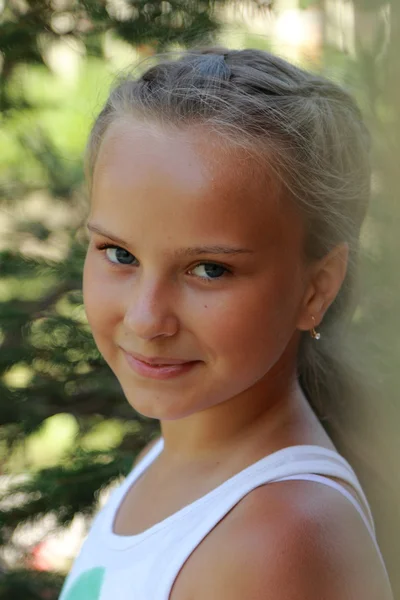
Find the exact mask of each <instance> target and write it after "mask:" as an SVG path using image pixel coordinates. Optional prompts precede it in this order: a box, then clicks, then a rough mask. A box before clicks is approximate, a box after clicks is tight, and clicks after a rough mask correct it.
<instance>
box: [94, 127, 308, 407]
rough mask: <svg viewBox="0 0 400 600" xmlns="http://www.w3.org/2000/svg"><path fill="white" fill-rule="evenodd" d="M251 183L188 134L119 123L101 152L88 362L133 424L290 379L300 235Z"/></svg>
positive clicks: (239, 157) (300, 276)
mask: <svg viewBox="0 0 400 600" xmlns="http://www.w3.org/2000/svg"><path fill="white" fill-rule="evenodd" d="M257 172H258V171H257V169H256V168H254V163H253V161H252V160H251V159H249V158H248V157H247V156H245V155H244V153H240V152H239V151H235V152H230V153H228V152H227V150H226V147H224V146H223V145H222V144H221V142H220V141H219V140H218V138H217V136H216V134H212V133H210V132H207V131H205V130H200V129H198V128H196V129H195V128H194V127H193V128H192V129H190V128H189V129H186V130H182V131H173V130H169V131H166V130H164V129H162V128H161V127H160V126H156V125H148V124H147V125H144V124H139V123H138V122H136V121H134V120H132V119H130V120H128V119H126V120H120V121H117V122H115V123H114V124H113V125H112V126H111V127H110V128H109V129H108V131H107V134H106V135H105V138H104V139H103V142H102V145H101V148H100V152H99V156H98V160H97V163H96V168H95V173H94V179H93V192H92V199H91V213H90V218H89V229H90V231H91V238H90V244H89V248H88V252H87V258H86V263H85V270H84V300H85V306H86V312H87V316H88V320H89V323H90V326H91V328H92V331H93V335H94V338H95V341H96V343H97V345H98V348H99V350H100V352H101V353H102V355H103V356H104V358H105V360H106V361H107V362H108V364H109V365H110V367H111V369H112V370H113V371H114V373H115V375H116V376H117V378H118V380H119V381H120V383H121V385H122V388H123V390H124V392H125V394H126V397H127V399H128V401H129V402H130V404H131V405H132V406H133V407H134V408H135V409H136V410H137V411H138V412H140V413H142V414H144V415H146V416H149V417H153V418H158V419H177V418H182V417H184V416H188V415H190V414H193V413H195V412H198V411H201V410H205V409H207V408H210V407H212V406H215V405H216V404H219V403H221V402H224V401H226V400H229V399H231V398H233V397H237V396H239V395H244V394H245V395H246V396H247V397H248V394H249V393H250V394H251V393H253V390H254V393H256V394H259V395H260V394H261V396H263V397H267V396H268V390H269V389H270V387H271V381H272V379H273V376H274V373H275V375H276V373H277V372H281V371H282V369H285V368H286V369H287V365H288V364H289V363H290V365H291V368H292V369H293V364H292V363H293V356H294V354H295V353H294V352H293V348H295V347H296V345H297V341H298V336H299V331H298V329H297V328H298V327H299V322H300V318H301V314H302V311H303V312H304V309H303V299H304V295H305V291H306V285H307V282H306V280H307V277H306V272H307V265H306V263H305V259H304V256H303V252H302V248H303V246H304V231H303V226H302V222H301V219H300V218H299V216H298V214H297V213H296V211H295V209H294V208H293V207H292V206H291V204H290V203H289V202H285V201H278V199H277V193H276V191H274V186H272V185H271V184H268V183H267V182H266V180H265V179H264V180H261V178H260V177H259V176H258V177H257ZM275 190H276V186H275ZM107 246H108V247H107ZM132 355H141V356H142V357H146V358H148V359H149V360H150V359H151V358H155V357H158V362H159V363H162V362H164V363H168V360H169V359H180V360H181V361H186V362H191V361H195V362H194V363H193V364H192V365H190V366H188V365H186V367H185V368H182V367H181V368H179V367H178V368H177V367H175V372H173V376H169V377H166V378H165V377H164V375H162V373H165V369H164V370H163V369H161V368H160V367H158V368H157V367H153V369H152V371H153V372H152V373H151V374H150V375H149V374H144V373H143V372H138V367H137V365H138V364H139V371H140V363H135V362H134V360H133V359H132ZM163 359H164V360H163ZM157 369H158V370H157ZM160 373H161V375H160V377H161V378H160V377H158V376H157V374H160Z"/></svg>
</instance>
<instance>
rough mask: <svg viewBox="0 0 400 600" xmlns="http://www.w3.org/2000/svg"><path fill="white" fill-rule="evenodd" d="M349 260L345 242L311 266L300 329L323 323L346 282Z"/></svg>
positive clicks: (298, 326) (301, 311) (299, 321)
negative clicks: (325, 315)
mask: <svg viewBox="0 0 400 600" xmlns="http://www.w3.org/2000/svg"><path fill="white" fill-rule="evenodd" d="M348 258H349V246H348V244H347V243H346V242H343V243H341V244H338V245H337V246H335V247H334V248H333V249H332V250H331V251H330V252H329V253H328V254H326V255H325V256H324V257H323V258H321V259H320V260H318V261H317V262H315V263H313V264H312V265H311V267H310V272H309V278H308V284H307V286H306V291H305V293H304V297H303V302H302V307H301V309H300V313H299V319H298V322H297V328H298V329H300V330H302V331H307V330H308V329H311V328H312V327H314V326H315V327H316V326H317V325H319V324H320V323H321V321H322V319H323V317H324V314H325V313H326V311H327V310H328V308H329V306H330V305H331V304H332V302H333V301H334V299H335V298H336V296H337V294H338V292H339V290H340V288H341V285H342V283H343V281H344V278H345V276H346V271H347V264H348ZM313 317H314V319H315V321H314V320H313Z"/></svg>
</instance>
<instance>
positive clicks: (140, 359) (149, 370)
mask: <svg viewBox="0 0 400 600" xmlns="http://www.w3.org/2000/svg"><path fill="white" fill-rule="evenodd" d="M121 350H122V352H123V354H124V355H125V360H126V362H127V364H128V365H129V367H130V368H131V369H132V371H133V372H134V373H136V375H139V376H141V377H145V378H149V379H158V380H164V379H172V378H175V377H180V376H183V375H185V374H187V373H189V372H191V371H192V370H193V369H195V368H196V366H197V365H199V364H201V361H198V360H194V361H193V360H192V361H187V360H182V359H180V358H161V357H159V356H158V357H148V356H143V355H141V354H133V353H131V352H126V351H125V350H123V349H122V348H121ZM149 360H151V361H153V363H149V362H146V361H149ZM166 360H168V363H166V362H165V361H166ZM157 361H159V362H157ZM161 361H164V362H163V363H161ZM172 361H174V362H172Z"/></svg>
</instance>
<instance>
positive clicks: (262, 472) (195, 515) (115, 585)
mask: <svg viewBox="0 0 400 600" xmlns="http://www.w3.org/2000/svg"><path fill="white" fill-rule="evenodd" d="M163 446H164V441H163V439H162V438H160V440H158V442H157V443H156V444H155V445H154V446H153V447H152V448H151V450H150V451H149V452H148V454H146V455H145V457H144V458H143V459H142V460H141V461H140V462H139V464H137V465H136V466H135V467H134V468H133V470H132V471H131V472H130V473H129V475H128V476H127V477H126V479H125V480H124V482H123V483H122V484H121V485H120V486H118V487H117V488H116V489H115V490H114V491H113V492H112V494H111V496H110V498H109V500H108V502H107V503H106V505H105V507H104V508H103V509H102V510H100V512H99V513H98V514H97V515H96V517H95V519H94V521H93V523H92V526H91V528H90V531H89V534H88V536H87V537H86V539H85V541H84V543H83V546H82V549H81V552H80V554H79V555H78V557H77V559H76V560H75V563H74V565H73V567H72V569H71V571H70V573H69V575H68V577H67V579H66V581H65V583H64V587H63V590H62V592H61V596H60V599H59V600H116V598H118V600H169V595H170V592H171V589H172V586H173V584H174V581H175V579H176V577H177V575H178V573H179V571H180V570H181V568H182V566H183V565H184V563H185V561H186V560H187V559H188V557H189V556H190V554H191V553H192V552H193V551H194V549H195V548H196V547H197V546H198V545H199V544H200V542H201V541H202V540H203V539H204V538H205V536H206V535H207V534H208V533H209V532H210V531H211V530H212V529H213V528H214V527H215V525H216V524H217V523H218V522H219V521H221V519H223V518H224V516H225V515H226V514H227V513H228V512H229V511H230V510H231V509H232V508H233V507H234V506H235V505H236V504H237V503H238V502H239V501H240V500H241V499H242V498H243V497H244V496H246V494H248V493H249V492H251V491H252V490H254V489H255V488H257V487H259V486H261V485H265V484H267V483H270V482H273V481H274V482H276V481H286V480H289V479H296V480H300V479H301V480H307V481H317V482H319V483H321V484H324V485H328V486H329V487H331V488H334V489H336V490H337V491H338V492H340V493H341V494H343V495H344V496H345V497H346V498H347V499H348V501H349V502H350V503H351V504H352V505H353V507H354V509H355V510H356V511H357V512H358V513H359V515H360V517H361V519H362V520H363V522H364V524H365V526H366V528H367V529H368V531H369V533H370V535H371V537H372V539H373V541H374V544H375V547H376V551H377V553H378V555H379V556H380V558H381V560H382V564H383V567H384V568H385V566H384V563H383V559H382V556H381V553H380V550H379V547H378V545H377V542H376V539H375V530H374V523H373V519H372V515H371V511H370V508H369V506H368V502H367V499H366V497H365V495H364V493H363V490H362V489H361V486H360V483H359V481H358V479H357V477H356V475H355V473H354V471H353V469H352V468H351V467H350V465H349V463H348V462H347V461H346V460H345V459H344V458H343V457H342V456H340V455H339V454H338V453H337V452H334V451H332V450H328V449H326V448H322V447H320V446H306V445H304V446H290V447H287V448H283V449H282V450H278V451H277V452H275V453H273V454H271V455H269V456H266V457H264V458H262V459H261V460H259V461H257V462H256V463H254V464H252V465H250V466H249V467H247V468H245V469H244V470H242V471H240V472H239V473H237V474H236V475H234V476H233V477H231V478H230V479H228V480H227V481H225V482H224V483H222V484H221V485H219V486H218V487H217V488H215V489H213V490H212V491H211V492H209V493H207V494H206V495H205V496H202V497H201V498H199V499H198V500H195V501H194V502H192V503H191V504H189V505H187V506H185V507H184V508H182V509H181V510H178V511H177V512H175V513H174V514H172V515H171V516H169V517H167V518H166V519H164V520H163V521H160V522H159V523H157V524H155V525H153V526H152V527H150V528H148V529H146V530H145V531H143V532H141V533H139V534H137V535H129V536H121V535H116V534H115V533H114V532H113V523H114V520H115V517H116V514H117V512H118V509H119V507H120V505H121V503H122V500H123V498H124V496H125V495H126V493H127V492H128V490H129V489H130V488H131V486H132V485H133V484H134V482H135V481H136V480H137V479H138V478H139V477H140V475H141V474H142V473H143V472H144V471H145V470H146V469H147V468H148V467H149V465H150V464H151V463H152V462H153V461H154V460H155V459H156V457H157V456H158V455H159V454H160V453H161V451H162V449H163ZM327 477H337V478H340V479H341V480H343V481H344V482H346V483H348V484H349V485H350V486H352V488H353V489H354V491H355V492H356V495H357V497H358V500H359V501H358V502H357V501H356V500H355V498H354V497H353V496H352V495H351V494H350V493H349V492H348V491H347V490H346V489H345V488H344V487H343V486H342V485H340V484H338V483H336V482H335V481H332V480H331V479H328V478H327ZM149 502H151V498H149ZM385 571H386V569H385Z"/></svg>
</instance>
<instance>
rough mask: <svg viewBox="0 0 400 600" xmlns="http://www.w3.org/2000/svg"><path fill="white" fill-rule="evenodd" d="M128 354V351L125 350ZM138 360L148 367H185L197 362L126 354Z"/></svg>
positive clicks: (131, 353) (132, 353) (133, 353)
mask: <svg viewBox="0 0 400 600" xmlns="http://www.w3.org/2000/svg"><path fill="white" fill-rule="evenodd" d="M124 352H126V350H124ZM126 353H127V354H129V355H130V356H132V357H133V358H135V359H136V360H140V362H142V363H145V364H146V365H150V366H152V367H168V366H171V365H184V364H187V363H191V362H196V361H193V360H186V359H183V358H169V357H168V358H167V357H160V356H143V355H141V354H137V353H135V352H126Z"/></svg>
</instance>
